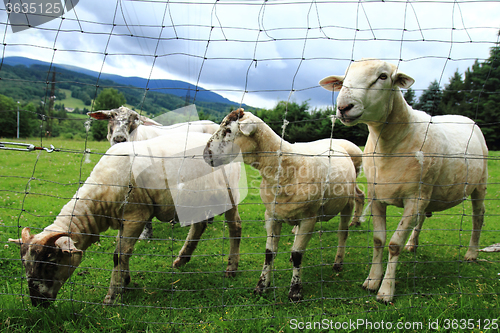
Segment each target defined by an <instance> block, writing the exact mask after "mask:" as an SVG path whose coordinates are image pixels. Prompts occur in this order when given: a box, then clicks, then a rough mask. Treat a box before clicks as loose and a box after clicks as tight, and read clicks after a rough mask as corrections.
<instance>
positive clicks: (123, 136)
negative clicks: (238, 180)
mask: <svg viewBox="0 0 500 333" xmlns="http://www.w3.org/2000/svg"><path fill="white" fill-rule="evenodd" d="M87 115H89V116H91V117H92V118H94V119H98V120H107V121H108V135H107V139H108V141H109V143H110V144H111V145H114V144H117V143H122V142H127V141H143V140H148V139H152V138H156V137H157V136H160V135H164V134H168V133H173V132H176V133H177V132H199V133H208V134H213V133H215V131H217V130H218V129H219V125H217V124H216V123H214V122H212V121H210V120H199V121H191V122H187V123H180V124H174V125H170V126H162V125H161V124H159V123H157V122H156V121H154V120H152V119H149V118H148V117H145V116H141V115H139V114H138V113H137V112H135V111H133V110H130V109H129V108H127V107H125V106H121V107H119V108H118V109H113V110H101V111H94V112H88V113H87ZM141 125H144V126H141ZM152 237H153V224H152V223H148V224H146V226H145V227H144V231H143V232H142V234H141V236H140V237H139V239H149V238H152Z"/></svg>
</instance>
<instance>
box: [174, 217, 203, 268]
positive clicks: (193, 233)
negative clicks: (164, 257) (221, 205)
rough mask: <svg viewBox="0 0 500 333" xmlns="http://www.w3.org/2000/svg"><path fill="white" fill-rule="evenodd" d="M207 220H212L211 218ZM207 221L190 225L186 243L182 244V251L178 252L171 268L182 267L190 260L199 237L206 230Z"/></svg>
mask: <svg viewBox="0 0 500 333" xmlns="http://www.w3.org/2000/svg"><path fill="white" fill-rule="evenodd" d="M209 220H213V217H212V218H211V219H209ZM207 221H208V220H205V221H202V222H198V223H193V224H191V227H190V228H189V232H188V235H187V237H186V241H185V242H184V245H183V246H182V249H181V250H180V251H179V255H178V256H177V259H175V260H174V263H173V264H172V267H173V268H179V267H181V266H184V265H185V264H187V263H188V262H189V260H191V255H192V254H193V252H194V250H195V249H196V247H197V246H198V242H199V241H200V238H201V235H203V233H204V232H205V229H206V228H207Z"/></svg>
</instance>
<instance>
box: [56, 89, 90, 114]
mask: <svg viewBox="0 0 500 333" xmlns="http://www.w3.org/2000/svg"><path fill="white" fill-rule="evenodd" d="M61 91H62V92H64V93H65V94H66V98H65V99H63V100H58V101H57V104H64V106H65V107H67V108H73V109H76V108H79V109H80V110H83V109H84V108H87V109H90V106H89V105H85V103H83V101H82V100H81V99H78V98H74V97H72V96H71V90H69V89H61Z"/></svg>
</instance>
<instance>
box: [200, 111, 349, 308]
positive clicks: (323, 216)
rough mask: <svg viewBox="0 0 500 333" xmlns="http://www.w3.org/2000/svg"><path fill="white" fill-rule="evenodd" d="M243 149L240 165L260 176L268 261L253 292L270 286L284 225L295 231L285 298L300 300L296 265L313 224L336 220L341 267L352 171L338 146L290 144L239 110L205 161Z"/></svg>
mask: <svg viewBox="0 0 500 333" xmlns="http://www.w3.org/2000/svg"><path fill="white" fill-rule="evenodd" d="M239 150H241V152H242V154H243V160H244V162H245V163H246V164H251V165H252V166H254V167H255V168H257V169H258V170H259V171H260V173H261V176H262V182H261V185H260V197H261V199H262V202H263V203H264V204H265V206H266V212H265V224H266V230H267V242H266V256H265V261H264V266H263V269H262V274H261V275H260V279H259V282H258V284H257V286H256V287H255V292H256V293H259V294H260V293H262V292H264V290H265V289H266V288H268V287H269V285H270V283H271V269H272V266H273V261H274V258H275V256H276V252H277V250H278V241H279V239H280V233H281V225H282V222H286V223H288V224H290V225H294V226H298V230H297V231H296V232H295V240H294V243H293V246H292V252H291V258H290V261H291V262H292V264H293V274H292V281H291V286H290V291H289V293H288V297H289V298H290V300H292V301H298V300H300V299H302V281H301V278H300V275H301V273H300V266H301V264H302V256H303V253H304V251H305V249H306V247H307V243H308V242H309V240H310V239H311V237H312V234H313V231H314V225H315V224H316V222H317V221H328V220H330V219H331V218H333V217H334V216H335V215H337V214H339V213H340V214H341V216H340V224H339V231H338V238H339V243H338V248H337V255H336V257H335V265H334V268H335V269H337V270H339V269H340V268H341V265H342V262H343V259H344V254H345V246H346V241H347V234H348V224H349V220H350V218H351V215H352V210H353V207H354V197H355V186H356V171H355V168H354V164H353V162H352V160H351V158H350V157H349V155H348V154H347V152H346V151H345V150H344V149H343V148H342V147H341V146H337V145H335V144H334V142H333V141H332V140H329V139H325V140H318V141H314V142H311V143H307V144H306V143H300V144H290V143H288V142H286V141H284V140H282V139H281V138H280V137H279V136H278V135H276V134H275V133H274V132H273V130H272V129H271V128H270V127H269V126H268V125H267V124H265V123H264V122H263V121H262V120H261V119H259V118H258V117H256V116H254V115H253V114H251V113H250V112H244V111H243V109H238V110H236V111H233V112H231V113H230V114H229V115H228V116H226V118H225V119H224V120H223V121H222V123H221V126H220V129H219V130H218V131H217V132H216V133H214V134H213V135H212V138H211V139H210V140H209V141H208V143H207V146H206V148H205V153H204V156H205V161H206V162H207V163H209V164H210V165H212V166H219V165H223V164H226V163H228V162H230V161H231V160H232V158H233V157H234V154H235V153H238V152H239Z"/></svg>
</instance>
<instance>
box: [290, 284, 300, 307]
mask: <svg viewBox="0 0 500 333" xmlns="http://www.w3.org/2000/svg"><path fill="white" fill-rule="evenodd" d="M288 299H290V301H291V302H294V303H295V302H298V301H301V300H302V284H298V283H295V284H293V285H292V286H291V287H290V292H289V293H288Z"/></svg>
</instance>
